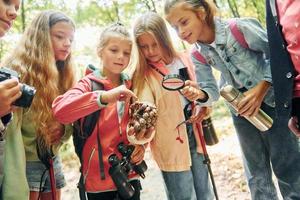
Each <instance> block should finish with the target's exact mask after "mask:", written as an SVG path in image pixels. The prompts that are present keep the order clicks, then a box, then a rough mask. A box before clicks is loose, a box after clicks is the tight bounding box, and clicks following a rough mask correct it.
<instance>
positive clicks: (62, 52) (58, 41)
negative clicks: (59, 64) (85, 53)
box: [50, 21, 75, 61]
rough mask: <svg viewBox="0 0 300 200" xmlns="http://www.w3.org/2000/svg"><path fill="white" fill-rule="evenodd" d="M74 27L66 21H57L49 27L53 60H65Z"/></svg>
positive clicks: (69, 48) (69, 51)
mask: <svg viewBox="0 0 300 200" xmlns="http://www.w3.org/2000/svg"><path fill="white" fill-rule="evenodd" d="M74 32H75V30H74V27H73V26H72V25H71V24H70V23H68V22H64V21H61V22H58V23H56V24H54V25H53V26H52V27H51V29H50V36H51V42H52V47H53V51H54V56H55V60H56V61H58V60H60V61H65V60H66V59H67V57H68V56H69V55H70V53H71V46H72V42H73V39H74Z"/></svg>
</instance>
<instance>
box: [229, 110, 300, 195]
mask: <svg viewBox="0 0 300 200" xmlns="http://www.w3.org/2000/svg"><path fill="white" fill-rule="evenodd" d="M262 109H263V110H264V111H265V112H266V113H267V114H268V115H269V116H270V117H272V118H274V115H275V109H274V108H271V107H270V106H267V105H266V104H263V105H262ZM232 117H233V123H234V126H235V129H236V132H237V134H238V138H239V142H240V145H241V149H242V155H243V161H244V167H245V174H246V177H247V181H248V185H249V188H250V191H251V196H252V199H254V200H276V199H278V197H277V194H276V189H275V187H274V184H273V182H272V169H273V172H274V174H275V176H276V178H277V181H278V184H279V188H280V192H281V194H282V196H283V198H284V199H286V200H295V199H300V151H299V140H298V139H297V138H296V137H295V136H294V135H293V134H292V133H291V132H290V131H289V129H288V127H287V124H283V123H277V124H274V125H273V127H272V128H271V129H270V130H268V131H266V132H260V131H259V130H258V129H256V128H255V127H254V126H253V125H252V124H251V123H250V122H248V121H247V120H246V119H245V118H243V117H240V116H235V115H234V114H232Z"/></svg>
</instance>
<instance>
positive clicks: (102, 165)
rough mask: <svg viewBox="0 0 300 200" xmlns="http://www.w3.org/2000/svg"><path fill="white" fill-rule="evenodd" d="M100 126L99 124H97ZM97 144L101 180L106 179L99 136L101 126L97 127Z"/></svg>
mask: <svg viewBox="0 0 300 200" xmlns="http://www.w3.org/2000/svg"><path fill="white" fill-rule="evenodd" d="M97 125H98V124H97ZM97 131H98V134H97V142H98V160H99V166H100V178H101V180H104V179H105V173H104V162H103V153H102V148H101V143H100V136H99V135H100V134H99V126H97Z"/></svg>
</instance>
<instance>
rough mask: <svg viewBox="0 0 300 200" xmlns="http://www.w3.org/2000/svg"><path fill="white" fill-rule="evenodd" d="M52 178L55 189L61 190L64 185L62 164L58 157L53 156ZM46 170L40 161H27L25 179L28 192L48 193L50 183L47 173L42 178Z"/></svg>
mask: <svg viewBox="0 0 300 200" xmlns="http://www.w3.org/2000/svg"><path fill="white" fill-rule="evenodd" d="M53 168H54V176H55V181H56V188H57V189H61V188H63V187H64V186H65V185H66V181H65V177H64V174H63V171H62V163H61V160H60V158H59V157H58V156H55V158H54V162H53ZM45 170H46V167H45V165H44V164H43V163H42V162H40V161H27V162H26V177H27V181H28V185H29V189H30V191H36V192H38V191H39V190H40V186H41V191H42V192H50V191H51V183H50V176H49V172H48V171H47V172H46V174H45V175H44V176H42V174H43V172H44V171H45Z"/></svg>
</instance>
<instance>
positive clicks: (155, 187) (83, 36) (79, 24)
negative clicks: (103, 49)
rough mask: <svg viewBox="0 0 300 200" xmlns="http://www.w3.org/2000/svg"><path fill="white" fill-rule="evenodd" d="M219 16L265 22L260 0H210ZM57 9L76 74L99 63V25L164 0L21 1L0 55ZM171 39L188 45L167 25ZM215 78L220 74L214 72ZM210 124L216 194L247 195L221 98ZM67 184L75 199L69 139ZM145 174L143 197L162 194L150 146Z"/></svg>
mask: <svg viewBox="0 0 300 200" xmlns="http://www.w3.org/2000/svg"><path fill="white" fill-rule="evenodd" d="M214 3H215V4H216V5H217V7H218V11H219V15H220V16H221V17H222V18H230V17H254V18H257V19H258V20H259V21H260V22H261V23H262V24H263V25H264V26H265V1H264V0H214ZM48 9H52V10H60V11H63V12H64V13H66V14H67V15H69V16H70V17H71V18H72V19H73V20H74V21H75V24H76V33H75V40H74V45H73V53H72V54H73V58H74V60H75V67H76V68H77V72H79V73H78V75H79V76H81V75H82V74H83V71H84V70H85V67H86V66H87V64H94V65H96V66H97V65H98V63H99V60H98V58H97V56H96V46H95V45H96V44H97V41H98V39H99V35H100V33H101V29H102V28H103V27H105V26H106V25H108V24H111V23H113V22H116V21H120V22H122V23H123V24H125V25H127V26H128V27H129V28H131V27H132V24H133V23H134V20H135V19H136V18H137V17H138V16H140V15H143V13H145V12H147V11H153V12H157V13H159V14H161V15H162V16H163V1H162V0H23V1H22V2H21V7H20V10H19V16H18V18H17V20H16V21H15V24H14V26H13V28H12V29H11V30H10V32H9V33H8V34H6V36H5V37H4V38H2V39H1V40H0V60H2V58H3V57H4V56H5V54H6V53H8V52H9V51H10V50H12V49H13V48H14V46H15V45H16V44H17V41H18V40H19V38H20V36H21V35H22V33H23V32H24V30H25V28H26V26H27V25H28V24H29V23H30V22H31V20H32V18H33V17H34V16H36V15H37V14H38V13H39V12H40V11H42V10H48ZM169 31H170V33H171V36H172V39H173V42H174V44H175V46H176V48H177V49H178V50H182V49H186V48H190V46H189V45H188V44H186V43H184V42H182V41H181V40H180V39H179V38H178V37H177V35H176V33H175V32H174V30H172V28H170V27H169ZM214 74H215V75H216V77H218V75H219V74H218V73H217V72H215V73H214ZM212 119H213V124H214V127H215V129H216V132H217V135H218V137H219V143H218V144H217V145H214V146H211V147H208V152H209V155H210V158H211V161H212V170H213V173H214V177H215V180H216V185H217V189H218V193H219V197H220V199H225V200H227V199H228V200H235V199H236V200H248V199H250V194H249V190H248V187H247V184H246V181H245V178H244V175H243V173H244V172H243V167H242V158H241V155H240V149H239V144H238V141H237V137H236V134H235V131H234V128H233V126H232V121H231V118H230V114H229V112H228V109H226V106H225V105H224V101H223V100H222V99H220V100H219V101H218V102H216V103H215V104H214V106H213V112H212ZM61 155H62V158H63V163H64V172H65V175H66V179H67V183H68V185H67V187H66V188H64V189H63V198H62V199H63V200H68V199H70V200H71V199H72V200H77V199H79V198H78V193H77V189H76V183H77V181H78V176H79V173H78V168H79V162H78V160H77V158H76V156H75V154H74V149H73V146H72V142H71V140H70V141H69V142H68V143H67V144H65V145H64V146H63V147H62V149H61ZM145 160H146V162H147V164H148V167H149V169H148V171H147V174H146V176H147V178H146V179H144V180H143V181H142V185H143V188H144V190H143V191H142V193H141V195H142V199H143V200H153V199H159V200H164V199H166V195H165V193H164V188H163V181H162V179H161V174H160V172H159V170H158V168H157V166H156V164H155V162H153V160H152V159H151V155H150V153H149V150H148V151H147V154H146V158H145Z"/></svg>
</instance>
